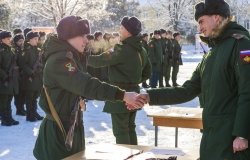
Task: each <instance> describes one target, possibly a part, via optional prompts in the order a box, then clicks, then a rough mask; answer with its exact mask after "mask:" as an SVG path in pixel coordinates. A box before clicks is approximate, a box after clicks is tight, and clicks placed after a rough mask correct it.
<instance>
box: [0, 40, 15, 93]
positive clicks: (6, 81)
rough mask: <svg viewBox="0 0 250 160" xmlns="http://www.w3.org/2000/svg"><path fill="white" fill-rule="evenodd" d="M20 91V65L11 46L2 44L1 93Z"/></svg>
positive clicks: (0, 48) (0, 64)
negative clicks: (18, 65) (17, 63)
mask: <svg viewBox="0 0 250 160" xmlns="http://www.w3.org/2000/svg"><path fill="white" fill-rule="evenodd" d="M17 93H18V67H17V65H16V56H15V54H14V52H12V50H11V47H10V46H7V45H5V44H3V43H1V44H0V94H7V95H14V94H17Z"/></svg>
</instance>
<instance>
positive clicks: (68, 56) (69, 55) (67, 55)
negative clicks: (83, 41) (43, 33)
mask: <svg viewBox="0 0 250 160" xmlns="http://www.w3.org/2000/svg"><path fill="white" fill-rule="evenodd" d="M66 57H67V58H69V59H73V53H72V52H71V51H67V53H66Z"/></svg>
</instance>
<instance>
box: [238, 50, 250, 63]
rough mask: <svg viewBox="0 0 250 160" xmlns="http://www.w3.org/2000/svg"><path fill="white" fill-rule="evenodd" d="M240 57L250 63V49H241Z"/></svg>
mask: <svg viewBox="0 0 250 160" xmlns="http://www.w3.org/2000/svg"><path fill="white" fill-rule="evenodd" d="M240 59H241V60H242V61H243V62H244V63H250V50H244V51H240Z"/></svg>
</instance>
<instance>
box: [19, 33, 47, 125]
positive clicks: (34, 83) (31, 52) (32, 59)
mask: <svg viewBox="0 0 250 160" xmlns="http://www.w3.org/2000/svg"><path fill="white" fill-rule="evenodd" d="M26 37H27V43H26V44H24V53H23V55H22V57H21V59H20V66H21V69H22V71H23V80H22V81H23V84H22V85H24V90H25V103H26V109H27V115H26V120H27V121H30V122H35V121H37V120H42V119H43V117H42V116H40V115H39V114H38V113H37V98H38V97H39V95H40V91H41V89H42V67H43V66H42V55H41V49H39V48H38V47H37V44H38V37H39V34H38V32H32V31H30V32H28V33H27V35H26Z"/></svg>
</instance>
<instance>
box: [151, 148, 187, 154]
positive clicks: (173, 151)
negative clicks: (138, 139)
mask: <svg viewBox="0 0 250 160" xmlns="http://www.w3.org/2000/svg"><path fill="white" fill-rule="evenodd" d="M149 152H151V153H153V154H156V155H157V154H158V155H176V156H184V155H185V153H184V152H183V151H182V150H178V149H151V150H150V151H149Z"/></svg>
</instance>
